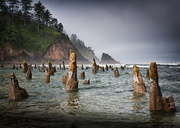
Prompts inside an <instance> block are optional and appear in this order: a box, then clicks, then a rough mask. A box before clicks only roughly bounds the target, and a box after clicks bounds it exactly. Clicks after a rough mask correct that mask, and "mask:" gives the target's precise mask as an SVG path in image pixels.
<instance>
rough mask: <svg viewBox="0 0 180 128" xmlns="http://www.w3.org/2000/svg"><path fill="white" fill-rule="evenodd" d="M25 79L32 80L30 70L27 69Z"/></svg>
mask: <svg viewBox="0 0 180 128" xmlns="http://www.w3.org/2000/svg"><path fill="white" fill-rule="evenodd" d="M26 79H28V80H31V79H32V73H31V68H30V67H28V70H27V74H26Z"/></svg>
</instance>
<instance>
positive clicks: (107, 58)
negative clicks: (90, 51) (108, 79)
mask: <svg viewBox="0 0 180 128" xmlns="http://www.w3.org/2000/svg"><path fill="white" fill-rule="evenodd" d="M99 63H100V64H120V62H118V61H116V60H114V59H113V58H112V57H111V56H110V55H108V54H107V53H103V54H102V57H101V61H100V62H99Z"/></svg>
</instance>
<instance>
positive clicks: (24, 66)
mask: <svg viewBox="0 0 180 128" xmlns="http://www.w3.org/2000/svg"><path fill="white" fill-rule="evenodd" d="M27 69H28V63H27V62H26V61H24V62H23V70H22V73H26V72H27Z"/></svg>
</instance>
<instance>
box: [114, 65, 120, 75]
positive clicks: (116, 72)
mask: <svg viewBox="0 0 180 128" xmlns="http://www.w3.org/2000/svg"><path fill="white" fill-rule="evenodd" d="M114 76H116V77H117V76H119V71H118V68H117V67H115V70H114Z"/></svg>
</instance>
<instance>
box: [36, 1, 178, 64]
mask: <svg viewBox="0 0 180 128" xmlns="http://www.w3.org/2000/svg"><path fill="white" fill-rule="evenodd" d="M33 1H34V2H38V1H39V0H33ZM40 1H41V2H42V3H43V5H44V6H45V7H46V9H49V10H50V12H51V13H52V14H53V15H52V16H53V17H55V18H57V19H58V21H59V22H61V23H62V24H63V26H64V30H65V32H66V33H67V34H68V35H69V36H71V34H76V35H77V37H78V38H79V39H81V40H83V41H84V42H85V45H86V46H90V47H92V49H93V50H95V54H96V56H97V57H98V58H99V59H101V55H102V53H103V52H105V53H108V54H109V55H111V56H112V57H113V58H114V59H116V60H118V61H120V62H121V63H150V62H152V61H156V62H159V63H160V62H180V0H40Z"/></svg>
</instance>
